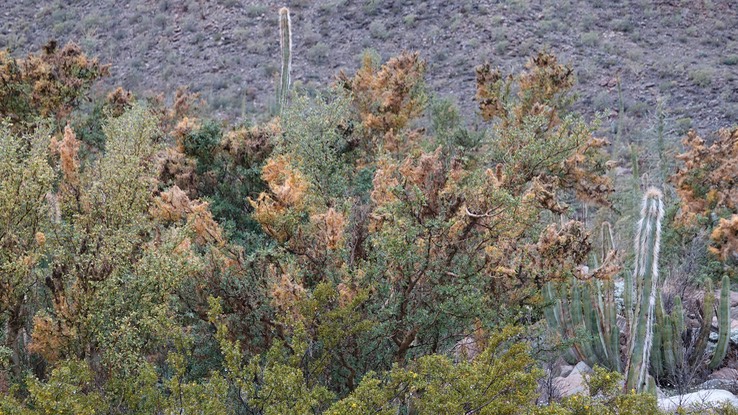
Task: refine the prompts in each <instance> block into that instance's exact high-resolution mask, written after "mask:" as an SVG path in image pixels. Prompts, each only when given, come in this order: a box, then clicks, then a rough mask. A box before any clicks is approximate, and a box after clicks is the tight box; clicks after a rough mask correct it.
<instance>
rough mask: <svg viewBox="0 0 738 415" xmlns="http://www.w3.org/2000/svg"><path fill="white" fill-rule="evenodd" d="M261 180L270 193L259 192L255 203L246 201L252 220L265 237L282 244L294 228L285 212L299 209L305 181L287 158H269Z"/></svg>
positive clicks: (251, 200) (304, 192)
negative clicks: (257, 223) (258, 225)
mask: <svg viewBox="0 0 738 415" xmlns="http://www.w3.org/2000/svg"><path fill="white" fill-rule="evenodd" d="M262 178H263V179H264V181H265V182H266V183H267V185H268V186H269V192H262V193H261V194H260V195H259V197H258V198H257V199H256V200H253V199H251V198H249V203H250V204H251V206H252V207H253V208H254V219H256V220H257V221H258V222H259V223H260V224H261V225H262V227H263V229H264V231H265V232H266V233H268V234H269V235H271V236H272V237H274V238H275V239H277V240H278V241H280V242H285V241H286V240H288V239H289V238H290V237H291V235H292V233H293V231H294V228H295V226H296V224H294V223H292V221H291V220H289V218H288V216H289V215H287V213H288V212H287V210H288V209H290V210H291V209H294V210H296V211H300V210H301V209H302V207H303V202H304V200H305V196H306V193H307V190H308V181H307V180H306V179H305V177H304V176H303V175H302V173H301V172H300V171H299V170H297V169H296V168H295V167H293V163H292V160H291V159H290V157H289V156H286V155H281V156H277V157H272V158H270V159H269V160H268V161H267V163H266V164H265V165H264V167H263V168H262Z"/></svg>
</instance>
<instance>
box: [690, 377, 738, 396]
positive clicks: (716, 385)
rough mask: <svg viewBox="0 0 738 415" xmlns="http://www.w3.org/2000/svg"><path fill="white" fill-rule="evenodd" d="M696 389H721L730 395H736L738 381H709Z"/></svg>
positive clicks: (737, 392)
mask: <svg viewBox="0 0 738 415" xmlns="http://www.w3.org/2000/svg"><path fill="white" fill-rule="evenodd" d="M697 388H698V389H703V390H710V389H722V390H726V391H728V392H730V393H732V394H738V380H730V379H710V380H708V381H705V382H704V383H702V384H701V385H700V386H698V387H697Z"/></svg>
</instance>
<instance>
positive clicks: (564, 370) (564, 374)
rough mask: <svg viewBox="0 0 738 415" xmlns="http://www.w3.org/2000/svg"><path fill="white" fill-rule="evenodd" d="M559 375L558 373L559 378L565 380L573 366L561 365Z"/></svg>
mask: <svg viewBox="0 0 738 415" xmlns="http://www.w3.org/2000/svg"><path fill="white" fill-rule="evenodd" d="M560 370H561V373H559V377H562V378H565V377H567V376H569V375H570V374H571V372H572V371H573V370H574V366H570V365H563V366H561V368H560Z"/></svg>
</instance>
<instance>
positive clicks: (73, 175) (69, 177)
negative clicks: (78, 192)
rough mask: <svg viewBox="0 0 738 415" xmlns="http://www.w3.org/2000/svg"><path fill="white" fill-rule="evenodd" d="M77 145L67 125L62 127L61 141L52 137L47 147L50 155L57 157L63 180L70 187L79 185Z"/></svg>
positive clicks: (70, 128)
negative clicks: (49, 149) (62, 135)
mask: <svg viewBox="0 0 738 415" xmlns="http://www.w3.org/2000/svg"><path fill="white" fill-rule="evenodd" d="M79 144H80V143H79V140H77V136H76V135H75V134H74V131H73V130H72V127H70V126H69V125H67V126H66V127H64V137H63V138H62V140H61V141H58V140H57V139H56V137H53V138H52V139H51V143H50V145H49V147H50V148H51V152H52V154H56V155H58V156H59V159H60V167H61V171H62V174H63V175H64V180H65V181H66V182H67V183H68V184H70V185H72V186H76V185H78V184H79V155H78V153H79Z"/></svg>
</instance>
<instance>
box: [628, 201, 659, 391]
mask: <svg viewBox="0 0 738 415" xmlns="http://www.w3.org/2000/svg"><path fill="white" fill-rule="evenodd" d="M663 217H664V202H663V196H662V194H661V192H660V191H659V190H657V189H654V188H651V189H649V190H648V191H647V192H646V194H645V195H644V197H643V206H642V208H641V220H640V221H639V222H638V229H637V232H636V238H635V266H634V269H633V280H634V283H635V284H636V287H637V290H636V291H637V296H636V310H635V313H634V315H633V322H632V327H631V328H630V344H629V353H628V355H629V356H628V357H629V360H628V365H627V370H626V383H625V386H626V389H628V390H632V389H635V390H636V391H638V392H641V391H644V390H645V389H646V388H647V386H648V368H649V359H650V357H651V345H652V344H653V325H654V321H655V318H654V317H655V314H656V297H657V295H658V294H659V292H658V287H659V266H658V263H659V249H660V248H661V219H662V218H663Z"/></svg>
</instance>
